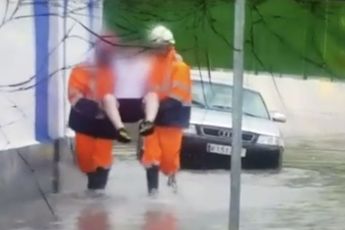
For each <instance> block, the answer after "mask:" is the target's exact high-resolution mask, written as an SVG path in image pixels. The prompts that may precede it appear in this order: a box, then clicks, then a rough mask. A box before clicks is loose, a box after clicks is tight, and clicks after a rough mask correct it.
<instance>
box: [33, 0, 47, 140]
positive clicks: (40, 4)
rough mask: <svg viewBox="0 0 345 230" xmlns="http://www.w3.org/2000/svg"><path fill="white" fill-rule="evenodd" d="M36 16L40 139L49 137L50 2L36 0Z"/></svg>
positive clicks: (37, 116) (37, 134) (38, 133)
mask: <svg viewBox="0 0 345 230" xmlns="http://www.w3.org/2000/svg"><path fill="white" fill-rule="evenodd" d="M33 8H34V14H35V15H36V16H35V19H34V20H35V49H36V66H35V73H36V75H35V76H36V84H37V86H36V88H35V102H36V109H35V112H36V113H35V137H36V140H38V141H45V140H48V139H49V134H48V79H49V50H48V49H49V47H48V46H49V16H46V15H49V3H48V0H36V1H34V4H33Z"/></svg>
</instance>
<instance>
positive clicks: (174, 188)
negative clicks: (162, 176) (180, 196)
mask: <svg viewBox="0 0 345 230" xmlns="http://www.w3.org/2000/svg"><path fill="white" fill-rule="evenodd" d="M168 186H169V187H171V188H172V191H173V192H174V193H177V181H176V175H175V174H173V175H170V176H168Z"/></svg>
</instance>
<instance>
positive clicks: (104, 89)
mask: <svg viewBox="0 0 345 230" xmlns="http://www.w3.org/2000/svg"><path fill="white" fill-rule="evenodd" d="M114 83H115V81H114V77H113V73H112V71H111V70H102V71H101V74H100V75H99V77H98V78H97V91H98V98H99V99H103V98H104V96H106V95H107V94H113V93H114Z"/></svg>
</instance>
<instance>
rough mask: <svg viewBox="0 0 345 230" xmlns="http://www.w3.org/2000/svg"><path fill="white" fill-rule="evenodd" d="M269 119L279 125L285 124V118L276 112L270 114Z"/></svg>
mask: <svg viewBox="0 0 345 230" xmlns="http://www.w3.org/2000/svg"><path fill="white" fill-rule="evenodd" d="M271 118H272V120H273V121H275V122H280V123H285V122H286V116H285V115H284V114H282V113H278V112H274V113H271Z"/></svg>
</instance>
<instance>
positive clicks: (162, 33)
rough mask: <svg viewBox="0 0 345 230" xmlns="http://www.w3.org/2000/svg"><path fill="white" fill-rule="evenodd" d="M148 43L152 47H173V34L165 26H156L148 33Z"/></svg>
mask: <svg viewBox="0 0 345 230" xmlns="http://www.w3.org/2000/svg"><path fill="white" fill-rule="evenodd" d="M148 38H149V42H151V43H152V44H154V45H174V44H175V39H174V35H173V33H172V32H171V31H170V30H169V29H168V28H166V27H165V26H162V25H158V26H155V27H153V29H152V30H151V31H150V32H149V36H148Z"/></svg>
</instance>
